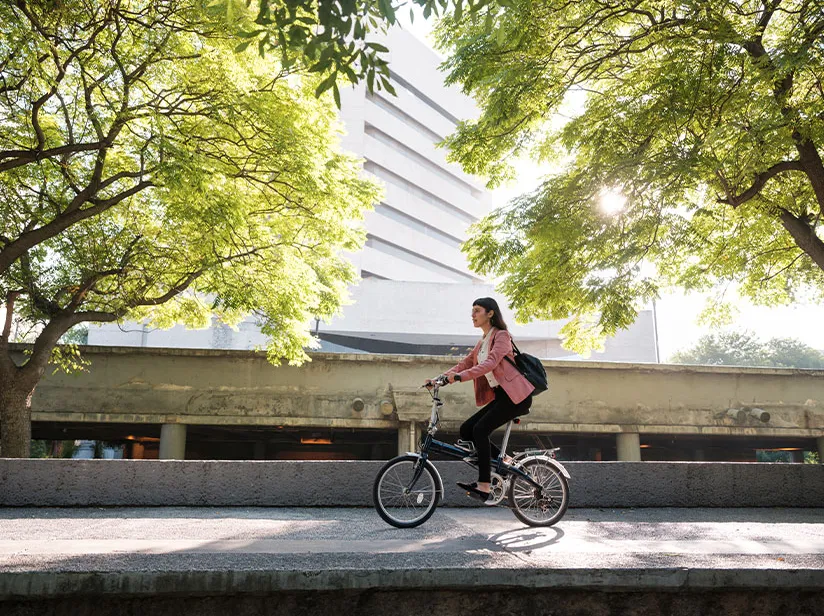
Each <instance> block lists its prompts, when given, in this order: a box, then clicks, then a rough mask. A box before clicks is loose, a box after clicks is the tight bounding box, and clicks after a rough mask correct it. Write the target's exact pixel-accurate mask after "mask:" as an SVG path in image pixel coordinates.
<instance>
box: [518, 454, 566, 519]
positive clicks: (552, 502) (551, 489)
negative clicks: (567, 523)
mask: <svg viewBox="0 0 824 616" xmlns="http://www.w3.org/2000/svg"><path fill="white" fill-rule="evenodd" d="M521 467H522V469H523V470H524V471H525V472H526V473H528V474H529V475H530V477H532V479H533V480H535V481H536V482H538V483H539V484H541V486H542V488H543V490H542V491H541V493H540V494H536V488H535V487H534V486H533V485H532V484H530V483H529V482H528V481H527V480H526V479H524V478H523V477H520V476H518V475H515V474H512V475H511V480H510V483H509V491H508V493H507V498H508V500H509V506H510V507H511V508H512V513H513V514H514V515H515V517H516V518H518V519H519V520H520V521H521V522H523V523H524V524H527V525H529V526H552V525H553V524H556V523H557V522H558V521H559V520H560V519H561V518H563V517H564V514H565V513H566V510H567V507H568V506H569V483H568V482H567V480H566V477H564V476H563V475H562V474H561V471H559V470H558V469H557V468H556V467H555V466H553V465H552V464H550V463H549V462H547V461H546V460H543V459H541V458H540V457H533V458H527V459H526V460H523V461H522V462H521ZM556 503H557V504H556ZM539 511H540V512H541V516H538V515H537V512H539ZM546 513H549V515H548V517H545V514H546Z"/></svg>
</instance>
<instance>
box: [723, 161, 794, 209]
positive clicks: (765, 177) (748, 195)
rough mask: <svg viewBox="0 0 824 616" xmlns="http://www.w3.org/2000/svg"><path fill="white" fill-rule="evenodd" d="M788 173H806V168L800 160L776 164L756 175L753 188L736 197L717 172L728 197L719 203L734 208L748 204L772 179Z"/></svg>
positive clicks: (724, 179)
mask: <svg viewBox="0 0 824 616" xmlns="http://www.w3.org/2000/svg"><path fill="white" fill-rule="evenodd" d="M786 171H804V167H803V166H802V165H801V161H798V160H790V161H783V162H780V163H776V164H775V165H773V166H772V167H770V168H769V169H767V170H766V171H763V172H761V173H759V174H758V175H756V176H755V181H754V182H753V183H752V186H750V187H749V188H748V189H747V190H745V191H744V192H743V193H741V194H740V195H734V194H733V191H732V188H731V187H730V185H729V183H728V182H727V180H726V178H724V176H723V175H722V174H721V173H720V172H716V176H717V177H718V181H719V182H720V183H721V186H722V188H723V189H724V193H725V194H726V195H727V198H726V199H719V200H718V201H719V202H720V203H727V204H729V205H731V206H732V207H738V206H739V205H742V204H743V203H746V202H747V201H749V200H750V199H752V198H753V197H755V196H756V195H757V194H758V193H759V192H761V189H762V188H764V185H765V184H766V183H767V182H768V181H769V180H770V179H771V178H773V177H774V176H776V175H778V174H779V173H784V172H786Z"/></svg>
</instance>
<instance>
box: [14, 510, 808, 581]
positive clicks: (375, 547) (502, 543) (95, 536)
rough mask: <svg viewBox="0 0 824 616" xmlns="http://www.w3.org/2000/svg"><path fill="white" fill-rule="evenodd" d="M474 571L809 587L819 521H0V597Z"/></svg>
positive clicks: (215, 514)
mask: <svg viewBox="0 0 824 616" xmlns="http://www.w3.org/2000/svg"><path fill="white" fill-rule="evenodd" d="M484 570H489V571H495V572H497V573H496V575H497V576H498V577H499V578H500V576H504V578H505V579H508V580H511V581H512V583H519V580H520V583H523V584H525V585H541V584H545V583H552V584H563V583H564V580H567V582H568V583H570V584H575V583H577V584H579V585H580V584H585V583H588V584H593V583H594V584H596V585H597V584H598V581H597V580H602V582H603V584H608V583H609V582H608V580H607V579H606V577H604V576H607V577H608V575H609V574H610V573H611V574H613V575H617V574H616V573H615V572H616V571H618V572H624V575H630V576H631V578H632V580H634V582H633V583H639V580H640V579H641V577H640V576H641V575H643V577H644V578H645V579H646V580H647V581H646V582H644V583H646V584H649V585H651V586H655V585H656V584H663V585H666V584H680V585H684V584H689V583H692V584H704V585H710V586H711V585H712V584H714V583H720V582H721V581H722V580H726V582H725V583H727V584H730V583H731V582H730V580H731V579H733V578H735V579H736V580H738V581H737V582H736V583H735V584H737V585H740V586H741V587H748V586H749V585H750V584H751V583H752V584H755V583H756V582H757V581H759V580H760V583H762V584H763V583H765V580H766V583H767V584H768V585H769V584H770V583H773V584H777V585H779V586H780V585H782V584H789V583H790V582H789V581H788V580H790V577H788V576H786V575H784V576H782V572H783V573H790V572H792V573H793V574H795V575H793V576H792V579H796V580H797V582H796V583H797V584H800V585H802V586H805V585H806V586H808V587H809V586H812V587H813V588H821V587H824V573H822V572H824V509H573V510H569V511H568V512H567V515H566V517H565V518H564V519H563V520H561V522H559V523H558V524H557V525H556V526H555V527H552V528H530V527H525V526H524V525H523V524H522V523H520V522H519V521H518V520H516V519H515V518H514V517H513V516H512V515H511V513H510V512H509V511H508V510H506V509H492V510H488V509H447V508H442V509H440V510H439V511H437V512H436V513H435V515H434V516H433V517H432V518H431V519H430V520H429V521H428V522H427V523H426V524H424V525H423V526H421V527H419V528H416V529H409V530H399V529H395V528H392V527H390V526H388V525H387V524H386V523H384V522H383V521H382V520H381V519H380V518H379V517H378V516H377V514H376V513H375V512H374V511H373V510H371V509H354V508H352V509H344V508H334V509H333V508H311V509H309V508H306V509H278V508H65V509H60V508H55V509H29V508H7V509H0V597H1V596H2V595H3V592H4V589H5V592H6V593H8V592H9V589H10V588H12V587H14V588H17V591H18V592H19V590H20V584H19V582H20V580H21V579H24V578H25V576H26V575H31V574H43V573H47V574H60V573H82V572H96V573H112V574H141V573H143V574H145V573H172V572H183V573H187V574H191V573H192V572H198V571H203V572H216V571H217V572H221V571H223V572H244V571H245V572H255V571H265V572H268V573H270V574H271V573H272V572H274V573H277V572H278V571H280V572H282V573H283V574H284V575H285V574H289V575H292V574H294V573H295V572H296V571H303V572H314V573H317V572H325V575H326V576H327V577H328V575H329V574H330V573H334V572H337V576H336V577H335V578H334V579H336V580H338V581H337V582H334V581H331V582H330V581H329V580H326V581H324V579H325V578H324V576H323V575H313V576H309V577H308V578H307V579H306V580H304V581H302V582H301V581H299V580H293V581H292V582H290V583H291V584H296V585H298V586H299V585H300V584H304V585H308V586H307V587H310V586H311V584H312V583H314V584H316V585H320V586H323V585H324V584H332V586H330V587H335V584H337V585H340V584H343V585H344V586H346V585H347V584H348V585H350V586H351V585H352V584H354V585H358V584H360V583H364V584H367V583H372V582H375V580H372V581H371V582H370V581H369V579H368V578H369V576H371V575H374V572H376V571H377V572H381V571H382V572H384V575H382V576H381V579H401V578H399V577H398V576H399V575H403V574H404V572H406V575H405V577H404V579H409V580H412V578H415V576H420V575H423V574H422V573H421V572H422V571H424V572H427V575H428V576H429V578H428V579H429V582H428V583H442V584H444V585H446V584H449V583H455V584H460V583H461V575H462V572H467V571H471V572H473V573H474V574H476V575H477V574H479V572H483V571H484ZM358 572H360V574H359V573H358ZM598 572H600V577H598V578H597V579H595V578H593V575H596V574H598ZM342 573H352V574H354V575H355V577H356V578H358V575H360V578H359V579H360V580H361V581H360V582H358V581H355V582H351V581H350V582H343V581H341V580H342V577H341V574H342ZM553 573H554V574H555V575H552V574H553ZM699 574H700V575H699ZM690 575H692V577H691V580H692V581H691V582H690V579H689V576H690ZM21 576H22V577H21ZM392 576H394V578H393V577H392ZM685 576H686V577H685ZM701 576H703V577H701ZM719 576H720V577H719ZM730 576H732V578H731V577H730ZM753 576H755V577H753ZM765 576H766V577H765ZM50 577H51V578H54V576H53V575H50ZM293 577H294V576H293ZM304 577H306V576H304ZM333 577H334V576H333ZM417 579H420V578H419V577H418V578H417ZM476 579H477V578H476ZM542 579H543V580H544V581H543V582H541V580H542ZM627 579H629V578H627ZM748 579H749V581H748ZM15 580H16V582H15ZM450 580H451V582H450ZM547 580H555V581H554V582H551V581H547ZM770 580H772V582H770ZM782 580H784V581H782ZM281 581H283V580H281ZM409 583H412V582H411V581H410V582H409ZM628 583H629V582H628ZM735 584H734V585H735ZM819 585H821V586H819ZM296 587H297V586H296ZM34 590H35V589H32V592H34ZM41 590H42V589H41Z"/></svg>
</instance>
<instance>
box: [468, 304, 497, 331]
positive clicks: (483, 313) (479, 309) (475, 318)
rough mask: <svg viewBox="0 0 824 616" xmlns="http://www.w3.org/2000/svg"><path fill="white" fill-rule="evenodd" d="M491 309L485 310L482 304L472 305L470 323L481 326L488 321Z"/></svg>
mask: <svg viewBox="0 0 824 616" xmlns="http://www.w3.org/2000/svg"><path fill="white" fill-rule="evenodd" d="M493 314H494V313H493V312H492V311H489V312H487V310H486V308H484V307H483V306H472V325H474V326H475V327H483V326H484V324H486V323H489V321H490V319H491V318H492V315H493Z"/></svg>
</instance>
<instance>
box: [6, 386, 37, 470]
mask: <svg viewBox="0 0 824 616" xmlns="http://www.w3.org/2000/svg"><path fill="white" fill-rule="evenodd" d="M22 381H23V379H21V378H19V377H18V376H17V375H15V374H14V372H13V371H12V372H8V371H6V370H0V456H2V457H4V458H28V457H29V454H30V451H31V397H32V394H33V393H34V388H33V387H27V386H26V385H25V384H24V383H23V382H22Z"/></svg>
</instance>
